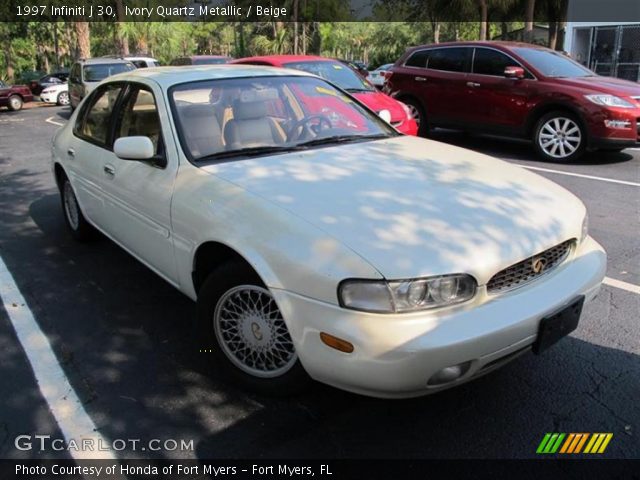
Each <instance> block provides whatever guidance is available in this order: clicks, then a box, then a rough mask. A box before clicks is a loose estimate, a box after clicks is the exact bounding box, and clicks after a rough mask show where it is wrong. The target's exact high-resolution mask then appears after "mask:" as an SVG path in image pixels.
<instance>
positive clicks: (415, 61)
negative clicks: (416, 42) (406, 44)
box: [405, 50, 429, 68]
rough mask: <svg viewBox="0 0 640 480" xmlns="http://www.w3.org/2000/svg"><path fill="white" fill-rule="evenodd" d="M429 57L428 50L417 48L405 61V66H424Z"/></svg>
mask: <svg viewBox="0 0 640 480" xmlns="http://www.w3.org/2000/svg"><path fill="white" fill-rule="evenodd" d="M428 58H429V50H419V51H417V52H414V53H413V54H412V55H411V56H410V57H409V59H408V60H407V61H406V62H405V65H406V66H407V67H418V68H425V67H426V66H427V59H428Z"/></svg>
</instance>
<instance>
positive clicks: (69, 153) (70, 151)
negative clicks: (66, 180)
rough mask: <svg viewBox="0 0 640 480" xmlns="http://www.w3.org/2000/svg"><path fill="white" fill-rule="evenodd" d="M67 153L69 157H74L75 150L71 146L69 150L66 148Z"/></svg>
mask: <svg viewBox="0 0 640 480" xmlns="http://www.w3.org/2000/svg"><path fill="white" fill-rule="evenodd" d="M67 155H69V156H70V157H71V158H75V156H76V151H75V150H74V149H73V148H70V149H69V150H67Z"/></svg>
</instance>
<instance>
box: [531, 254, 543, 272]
mask: <svg viewBox="0 0 640 480" xmlns="http://www.w3.org/2000/svg"><path fill="white" fill-rule="evenodd" d="M546 266H547V259H546V258H544V257H536V258H534V259H533V260H531V269H532V270H533V273H540V272H542V271H543V270H544V267H546Z"/></svg>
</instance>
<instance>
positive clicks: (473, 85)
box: [467, 82, 480, 88]
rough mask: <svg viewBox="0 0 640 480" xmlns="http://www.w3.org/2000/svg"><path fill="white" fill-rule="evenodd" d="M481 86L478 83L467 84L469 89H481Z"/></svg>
mask: <svg viewBox="0 0 640 480" xmlns="http://www.w3.org/2000/svg"><path fill="white" fill-rule="evenodd" d="M479 86H480V84H479V83H476V82H467V87H473V88H476V87H479Z"/></svg>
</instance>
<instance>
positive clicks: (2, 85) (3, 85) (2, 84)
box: [0, 80, 6, 88]
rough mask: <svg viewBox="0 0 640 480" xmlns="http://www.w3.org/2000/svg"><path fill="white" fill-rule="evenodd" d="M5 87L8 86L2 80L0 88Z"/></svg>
mask: <svg viewBox="0 0 640 480" xmlns="http://www.w3.org/2000/svg"><path fill="white" fill-rule="evenodd" d="M5 86H6V85H5V83H4V82H3V81H2V80H0V88H4V87H5Z"/></svg>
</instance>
